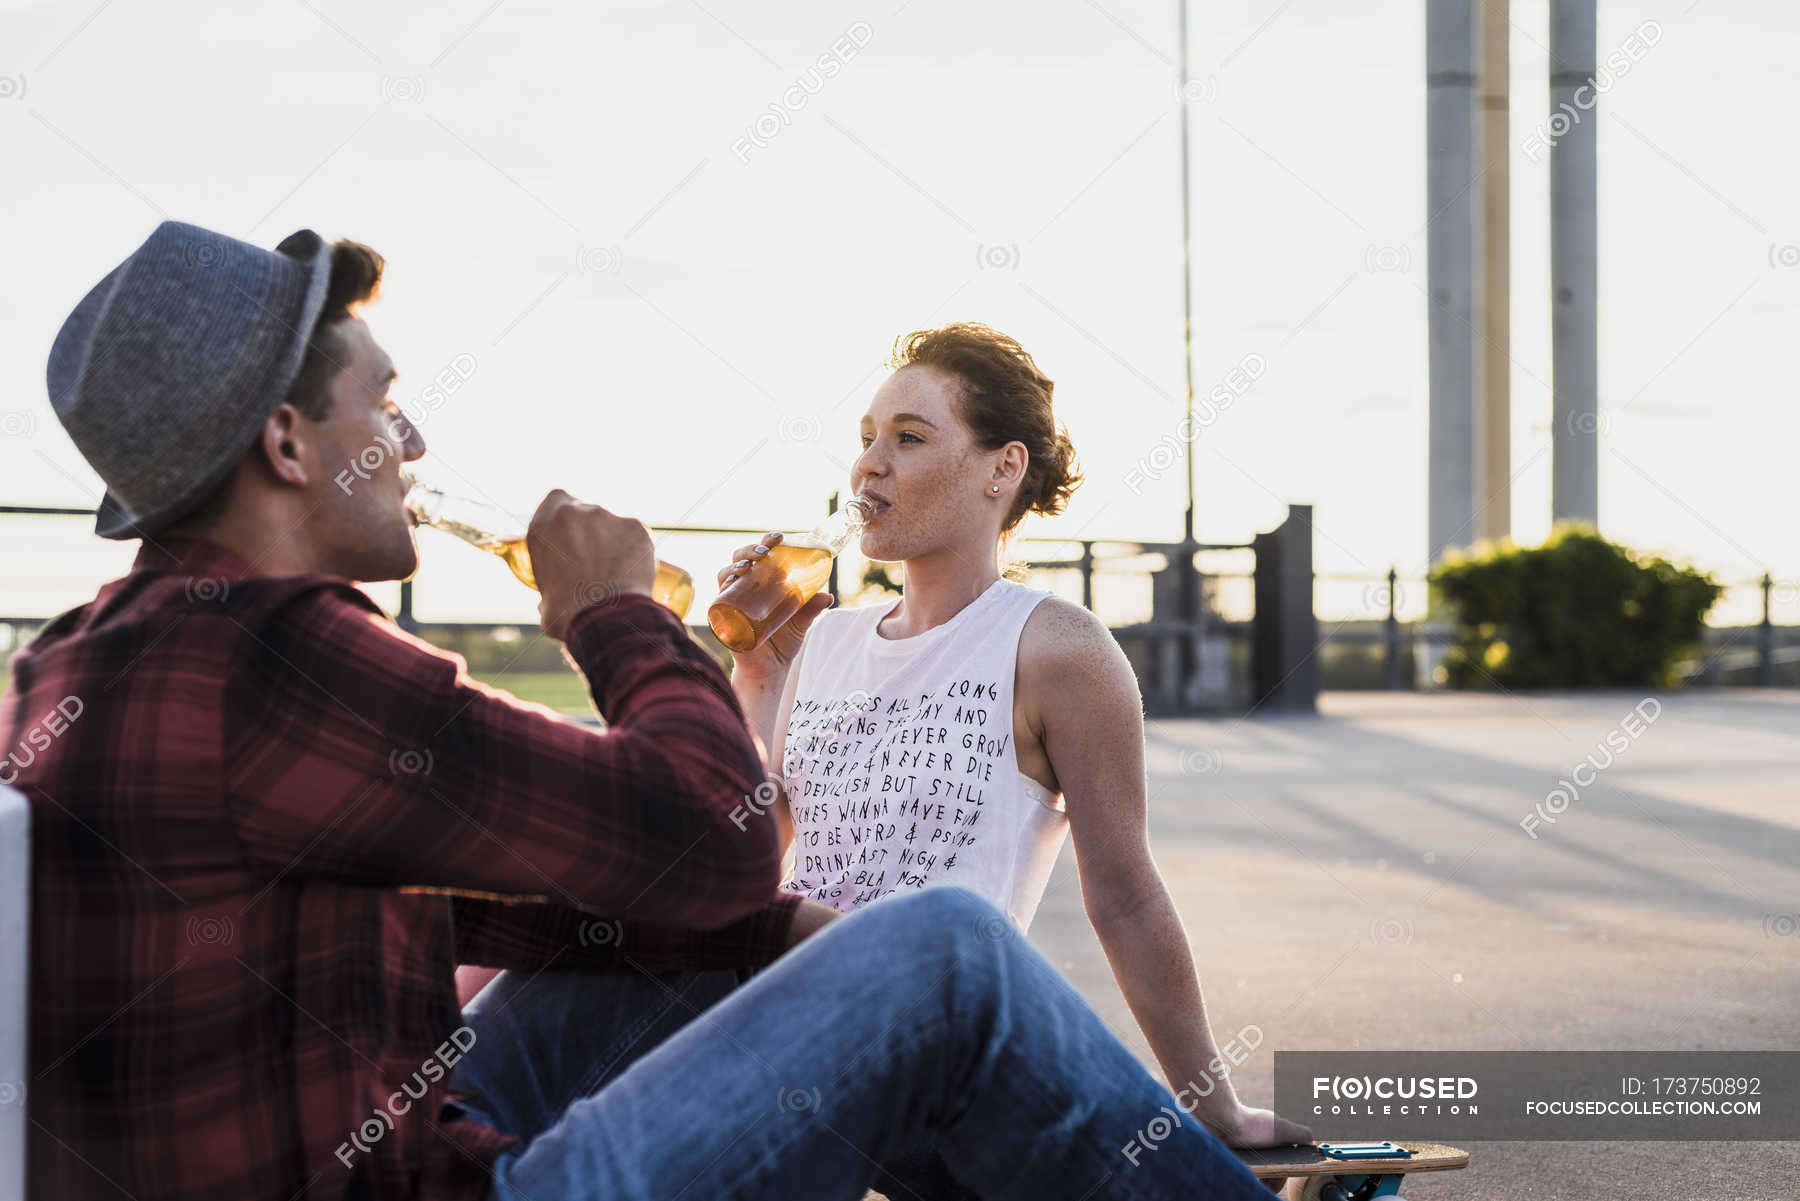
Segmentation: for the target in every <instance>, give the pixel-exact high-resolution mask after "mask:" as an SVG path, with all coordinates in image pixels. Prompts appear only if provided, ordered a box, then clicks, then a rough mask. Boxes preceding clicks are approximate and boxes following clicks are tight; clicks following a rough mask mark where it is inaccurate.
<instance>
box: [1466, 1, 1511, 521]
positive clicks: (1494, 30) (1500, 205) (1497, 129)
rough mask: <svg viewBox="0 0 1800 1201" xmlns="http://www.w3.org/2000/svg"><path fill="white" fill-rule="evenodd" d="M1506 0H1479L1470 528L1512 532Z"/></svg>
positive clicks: (1509, 131) (1509, 173)
mask: <svg viewBox="0 0 1800 1201" xmlns="http://www.w3.org/2000/svg"><path fill="white" fill-rule="evenodd" d="M1510 7H1511V5H1510V0H1481V34H1480V38H1479V43H1480V48H1481V86H1480V109H1479V120H1480V123H1481V124H1480V135H1481V140H1480V145H1481V167H1482V176H1481V215H1480V231H1481V290H1482V298H1481V327H1480V328H1481V344H1480V347H1479V349H1478V351H1477V353H1476V356H1475V357H1476V361H1477V362H1478V363H1480V365H1481V368H1480V370H1481V388H1480V391H1479V393H1478V395H1479V397H1480V400H1479V402H1478V404H1479V409H1480V414H1481V425H1480V435H1479V437H1478V443H1479V445H1480V447H1481V461H1480V463H1479V465H1478V468H1479V469H1478V470H1477V472H1476V476H1475V478H1476V489H1475V495H1476V504H1477V506H1478V509H1477V513H1478V514H1479V516H1478V517H1477V519H1476V523H1475V532H1476V534H1478V535H1479V536H1481V537H1483V538H1490V539H1495V540H1498V539H1502V538H1505V537H1507V536H1509V535H1510V534H1511V533H1512V279H1511V265H1512V229H1511V225H1512V205H1511V197H1510V196H1509V195H1508V192H1509V189H1510V188H1511V186H1512V178H1511V171H1510V170H1509V167H1510V164H1511V161H1512V147H1511V145H1510V144H1509V141H1510V138H1511V135H1512V131H1511V120H1510V118H1511V111H1510V110H1511V107H1512V83H1511V80H1510V78H1509V72H1510V70H1511V55H1510V54H1509V53H1508V50H1509V49H1510V47H1509V45H1508V43H1509V41H1510V40H1511V36H1512V23H1511V21H1510V20H1509V16H1510V14H1509V12H1508V9H1509V8H1510Z"/></svg>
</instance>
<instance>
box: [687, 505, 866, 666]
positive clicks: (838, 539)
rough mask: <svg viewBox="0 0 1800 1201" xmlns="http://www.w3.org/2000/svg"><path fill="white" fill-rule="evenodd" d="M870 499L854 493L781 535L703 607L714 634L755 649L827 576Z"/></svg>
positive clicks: (739, 647)
mask: <svg viewBox="0 0 1800 1201" xmlns="http://www.w3.org/2000/svg"><path fill="white" fill-rule="evenodd" d="M869 510H870V505H869V502H868V501H866V500H864V499H863V498H862V497H860V496H857V497H852V498H851V500H850V502H849V503H848V504H846V505H845V506H844V507H843V508H841V509H839V510H838V511H837V512H836V513H833V514H832V515H831V516H830V517H828V518H826V519H825V520H824V521H823V522H821V523H820V524H819V525H817V526H815V527H814V528H813V529H811V530H809V531H808V532H806V533H804V534H795V535H794V536H793V537H791V538H783V539H782V540H781V541H780V542H777V543H776V544H775V545H774V546H772V547H770V548H769V553H768V554H766V555H764V556H762V561H761V562H759V563H757V564H755V565H754V566H752V567H751V568H750V569H748V570H746V571H745V572H744V573H743V574H742V575H740V576H738V577H737V578H736V579H735V580H733V581H731V583H729V584H727V585H726V586H725V591H723V592H721V593H719V599H718V600H716V601H714V602H713V603H712V607H711V608H710V609H708V610H707V611H706V621H707V624H708V625H710V626H712V631H713V633H714V634H716V635H718V638H719V641H720V642H723V643H724V644H725V645H726V646H727V647H729V648H730V649H731V650H733V651H736V652H737V653H738V654H740V655H741V654H744V653H745V652H747V651H753V650H755V649H756V648H757V647H759V646H761V645H762V644H763V642H764V641H765V640H766V639H767V638H768V637H769V635H770V634H773V633H774V632H775V631H776V630H779V629H780V628H781V627H782V625H783V624H784V623H785V622H786V621H787V619H788V618H790V617H792V616H793V615H794V614H795V612H797V611H798V610H799V608H800V606H802V605H804V604H805V603H806V602H807V601H809V600H811V599H812V598H813V596H814V595H815V594H816V593H817V592H818V591H819V589H821V588H823V587H824V586H825V581H826V580H829V579H830V578H831V560H832V559H834V558H835V557H836V556H837V555H838V554H839V553H840V552H842V551H843V549H844V548H845V547H846V546H849V545H850V543H851V541H852V540H853V539H856V538H859V537H861V536H862V531H863V525H864V524H865V523H867V521H868V520H869Z"/></svg>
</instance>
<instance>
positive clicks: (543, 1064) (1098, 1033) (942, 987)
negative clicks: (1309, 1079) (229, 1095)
mask: <svg viewBox="0 0 1800 1201" xmlns="http://www.w3.org/2000/svg"><path fill="white" fill-rule="evenodd" d="M626 953H627V954H629V948H626ZM464 1020H465V1021H466V1022H467V1024H468V1025H469V1026H470V1028H471V1029H473V1030H474V1032H475V1035H476V1040H475V1043H474V1045H473V1046H472V1047H471V1048H470V1051H469V1053H468V1055H466V1056H465V1057H464V1058H463V1060H462V1061H461V1062H460V1063H459V1064H458V1065H457V1067H456V1070H455V1074H454V1077H453V1084H454V1086H455V1087H456V1088H459V1089H465V1090H468V1091H470V1092H473V1093H475V1094H476V1095H477V1099H476V1100H475V1101H473V1102H471V1103H469V1104H468V1105H467V1106H466V1108H467V1109H468V1110H469V1113H470V1116H471V1117H473V1118H475V1119H477V1120H479V1121H483V1122H487V1123H489V1124H490V1125H492V1126H495V1127H496V1128H498V1129H501V1130H504V1131H507V1132H509V1133H512V1134H516V1135H518V1136H519V1137H520V1138H521V1139H523V1140H524V1144H525V1145H524V1146H523V1147H522V1148H518V1149H515V1150H513V1151H510V1152H507V1153H506V1154H504V1155H502V1156H501V1157H500V1159H499V1160H498V1161H496V1163H495V1164H494V1190H493V1196H494V1198H495V1201H561V1199H562V1198H569V1199H571V1201H573V1199H575V1198H590V1197H595V1198H607V1199H609V1201H613V1199H616V1201H673V1199H675V1198H681V1199H683V1201H690V1199H691V1201H717V1199H720V1198H726V1197H734V1198H736V1197H741V1198H771V1199H774V1198H779V1199H780V1201H808V1199H810V1198H831V1199H838V1201H855V1199H857V1198H860V1197H861V1196H862V1195H863V1194H864V1192H866V1191H867V1190H868V1189H870V1188H878V1189H880V1190H881V1191H882V1192H884V1193H888V1194H889V1195H890V1196H891V1197H894V1198H897V1199H905V1201H912V1199H913V1198H916V1197H923V1198H925V1199H926V1201H938V1199H939V1198H941V1197H943V1196H944V1195H946V1190H949V1191H951V1192H952V1194H953V1195H958V1196H972V1197H999V1198H1019V1199H1020V1201H1043V1199H1044V1198H1064V1197H1066V1198H1069V1199H1070V1201H1076V1199H1078V1198H1083V1199H1086V1201H1099V1199H1100V1198H1113V1197H1120V1198H1141V1199H1144V1201H1150V1199H1162V1198H1167V1199H1169V1201H1175V1199H1176V1198H1179V1199H1180V1201H1200V1199H1202V1198H1205V1199H1209V1201H1212V1199H1216V1201H1232V1199H1240V1201H1271V1198H1272V1196H1273V1194H1271V1193H1270V1192H1269V1190H1268V1189H1267V1188H1265V1187H1264V1186H1263V1185H1262V1183H1261V1182H1260V1181H1258V1180H1257V1179H1256V1177H1255V1176H1254V1175H1252V1174H1251V1172H1250V1170H1249V1169H1248V1168H1246V1167H1245V1166H1244V1165H1243V1163H1242V1162H1241V1161H1240V1160H1239V1159H1238V1158H1237V1156H1235V1155H1234V1154H1232V1152H1231V1151H1230V1150H1229V1149H1228V1148H1227V1147H1226V1146H1225V1145H1224V1144H1223V1143H1221V1142H1220V1141H1219V1140H1218V1139H1217V1138H1216V1137H1214V1136H1213V1135H1212V1134H1211V1133H1210V1132H1208V1131H1206V1130H1205V1129H1204V1128H1202V1127H1201V1126H1199V1125H1198V1124H1197V1123H1196V1122H1195V1121H1194V1120H1193V1119H1192V1118H1190V1117H1188V1116H1187V1115H1186V1114H1182V1113H1181V1110H1180V1107H1179V1106H1178V1105H1177V1103H1176V1101H1175V1098H1174V1096H1173V1095H1172V1094H1171V1093H1170V1092H1169V1090H1168V1089H1167V1088H1165V1087H1164V1086H1163V1085H1162V1084H1161V1083H1159V1082H1158V1081H1157V1080H1155V1079H1154V1078H1153V1077H1152V1076H1151V1075H1150V1074H1149V1073H1148V1072H1147V1071H1145V1070H1144V1068H1143V1066H1142V1065H1141V1064H1140V1063H1139V1062H1138V1061H1137V1059H1136V1058H1135V1057H1134V1056H1133V1055H1132V1054H1131V1052H1130V1051H1129V1050H1127V1049H1126V1048H1125V1046H1124V1045H1123V1044H1122V1043H1120V1042H1119V1040H1118V1039H1117V1038H1116V1037H1114V1035H1113V1034H1112V1032H1111V1031H1110V1030H1108V1029H1107V1028H1106V1025H1105V1023H1104V1022H1102V1021H1101V1020H1100V1019H1099V1017H1097V1016H1096V1015H1095V1014H1094V1012H1093V1010H1091V1009H1090V1008H1089V1007H1088V1005H1087V1003H1086V1002H1085V1001H1083V1000H1082V999H1081V997H1080V995H1079V994H1078V993H1076V991H1075V990H1074V988H1073V987H1071V986H1070V985H1069V983H1068V982H1067V981H1066V980H1064V979H1063V978H1062V977H1061V976H1060V975H1059V974H1058V973H1057V972H1056V970H1055V969H1054V968H1052V967H1051V966H1050V964H1049V963H1048V962H1046V961H1045V960H1044V958H1043V957H1042V956H1041V955H1039V954H1038V953H1037V951H1035V950H1034V949H1033V948H1032V947H1031V945H1030V944H1029V943H1028V942H1026V941H1025V939H1024V938H1023V937H1022V936H1021V935H1020V934H1019V933H1018V931H1017V929H1016V928H1015V927H1014V926H1013V924H1012V923H1011V922H1010V921H1009V920H1008V919H1007V918H1006V916H1005V915H1004V914H1002V913H1001V912H1000V911H999V910H998V909H996V908H994V907H993V906H992V905H990V904H988V902H986V901H985V900H982V899H981V898H980V897H978V896H976V895H975V894H974V893H971V892H968V891H966V890H964V889H960V888H952V887H945V886H935V887H931V888H927V889H924V890H922V891H920V892H918V893H916V894H912V895H909V896H905V897H895V898H891V899H887V900H883V901H882V902H880V903H879V904H875V905H871V906H869V907H867V908H865V909H860V910H858V911H856V912H855V913H852V914H849V915H848V916H846V917H844V918H841V919H839V920H837V921H834V922H832V923H831V924H829V925H828V926H826V927H825V928H824V929H823V930H821V931H820V932H819V933H817V934H815V935H813V936H812V937H811V938H809V939H807V940H806V941H805V942H803V943H802V944H800V946H798V947H796V948H794V949H793V950H791V951H789V952H788V953H787V954H785V955H783V956H782V957H781V958H780V959H779V960H777V961H776V962H775V963H773V964H771V965H770V966H769V967H767V968H765V969H763V970H761V971H758V972H755V973H752V972H750V971H748V970H742V971H724V972H680V973H672V974H668V975H661V976H651V975H646V974H643V973H638V972H632V971H626V970H618V971H581V970H571V971H555V970H552V971H545V972H542V973H540V974H538V975H536V976H528V975H526V974H524V973H518V972H504V973H502V974H501V975H499V976H498V977H496V978H495V979H494V980H493V982H492V983H490V984H489V985H488V986H487V988H485V989H483V990H482V992H481V994H480V995H479V996H477V997H476V998H475V999H474V1000H473V1001H471V1002H470V1003H469V1007H468V1009H467V1010H465V1011H464ZM1171 1113H1172V1114H1176V1115H1179V1118H1180V1120H1179V1124H1177V1123H1174V1122H1171V1121H1170V1120H1169V1118H1168V1115H1169V1114H1171Z"/></svg>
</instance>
